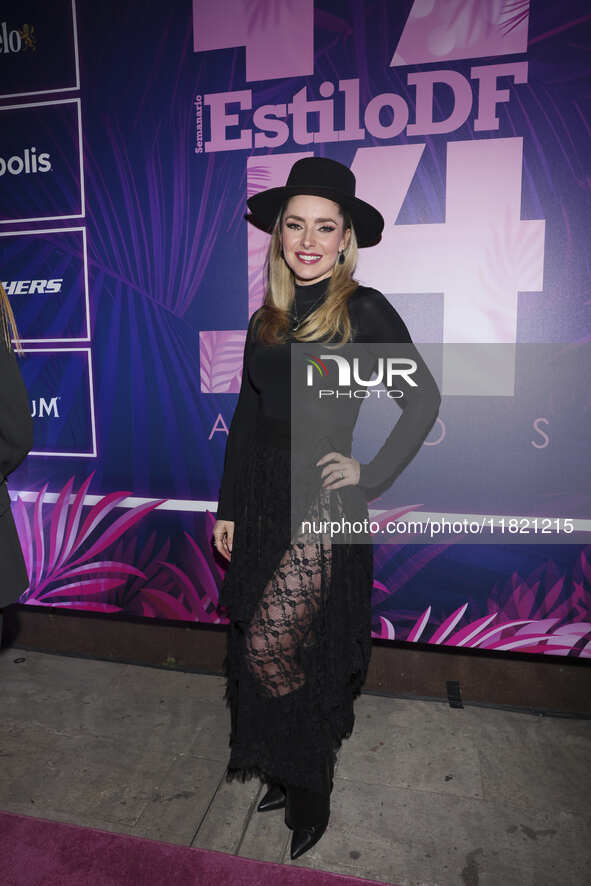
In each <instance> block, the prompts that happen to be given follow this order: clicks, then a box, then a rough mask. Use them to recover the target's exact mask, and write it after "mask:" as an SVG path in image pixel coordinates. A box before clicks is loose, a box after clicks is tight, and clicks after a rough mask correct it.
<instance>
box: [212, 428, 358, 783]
mask: <svg viewBox="0 0 591 886" xmlns="http://www.w3.org/2000/svg"><path fill="white" fill-rule="evenodd" d="M329 449H330V447H329V448H328V449H327V451H329ZM344 454H350V453H344ZM318 457H319V456H318ZM321 470H322V467H318V468H316V469H315V472H316V475H317V476H318V478H319V475H320V471H321ZM235 504H236V513H237V517H236V521H235V526H234V541H233V550H232V558H231V562H230V564H229V566H228V570H227V572H226V576H225V578H224V582H223V584H222V587H221V589H220V614H223V615H226V616H227V617H228V618H229V620H230V625H229V629H228V639H227V651H226V657H225V660H224V674H225V678H226V689H225V696H224V698H225V701H226V705H227V706H228V707H229V709H230V719H231V732H230V759H229V763H228V767H227V771H226V779H227V781H232V780H234V779H239V780H240V781H245V780H247V779H250V778H252V777H253V776H258V777H259V778H260V779H261V780H262V781H265V782H267V783H270V782H272V781H282V782H284V783H285V782H287V783H290V784H294V785H299V786H301V787H307V788H309V789H311V790H318V791H320V790H322V784H323V772H324V767H325V765H326V759H327V757H329V758H332V762H333V764H334V763H335V762H336V754H337V751H338V749H339V747H340V746H341V743H342V740H343V739H344V738H348V737H349V736H350V735H351V733H352V730H353V724H354V719H355V718H354V713H353V700H354V699H355V698H356V697H357V696H358V695H359V693H360V691H361V687H362V685H363V683H364V682H365V678H366V674H367V667H368V663H369V657H370V652H371V589H372V584H373V546H372V544H371V543H362V544H359V543H336V544H335V543H333V542H331V537H330V534H324V535H320V534H318V533H315V534H314V535H310V534H308V535H303V534H302V535H299V536H292V526H291V519H290V508H291V467H290V443H289V433H288V431H287V429H286V426H285V425H283V424H279V423H278V422H275V421H272V420H269V419H266V418H264V417H261V418H260V420H259V424H258V426H257V434H256V440H255V443H254V446H253V449H252V451H251V452H249V454H248V457H247V458H246V459H245V469H244V472H243V474H242V476H241V477H240V480H239V483H238V488H237V489H236V490H235ZM364 509H365V514H367V503H366V501H365V499H363V503H362V505H361V508H360V492H359V489H358V487H352V486H348V487H342V488H341V489H338V490H326V489H322V488H321V481H320V479H318V483H317V484H316V487H314V488H313V490H312V495H311V497H310V495H308V497H307V498H306V509H305V513H306V515H308V516H312V517H315V518H318V517H319V516H326V515H327V514H330V515H331V517H333V518H334V517H335V516H336V515H337V514H342V515H343V516H345V517H346V516H347V515H348V514H350V515H354V516H356V517H359V515H360V511H361V512H363V510H364Z"/></svg>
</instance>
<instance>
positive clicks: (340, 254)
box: [339, 251, 345, 265]
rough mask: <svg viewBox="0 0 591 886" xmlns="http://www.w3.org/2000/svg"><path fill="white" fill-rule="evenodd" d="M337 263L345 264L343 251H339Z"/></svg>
mask: <svg viewBox="0 0 591 886" xmlns="http://www.w3.org/2000/svg"><path fill="white" fill-rule="evenodd" d="M339 264H340V265H344V264H345V253H344V251H341V252H339Z"/></svg>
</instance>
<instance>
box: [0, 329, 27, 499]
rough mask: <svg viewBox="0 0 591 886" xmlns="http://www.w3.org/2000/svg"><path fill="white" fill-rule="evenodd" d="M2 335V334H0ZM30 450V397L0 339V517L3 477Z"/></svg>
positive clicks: (5, 492) (12, 356)
mask: <svg viewBox="0 0 591 886" xmlns="http://www.w3.org/2000/svg"><path fill="white" fill-rule="evenodd" d="M0 335H1V331H0ZM32 447H33V419H32V418H31V405H30V403H29V395H28V394H27V389H26V387H25V383H24V381H23V377H22V375H21V373H20V369H19V366H18V363H17V358H16V355H15V353H14V351H12V349H11V350H9V349H8V348H7V347H6V345H5V344H4V341H3V340H2V338H0V514H3V513H4V511H6V509H7V508H8V507H10V496H9V495H8V489H7V487H6V477H7V476H8V475H9V474H11V473H12V471H14V470H15V469H16V468H17V467H18V466H19V465H20V463H21V462H22V460H23V459H24V458H25V456H26V455H27V453H28V452H29V450H30V449H32Z"/></svg>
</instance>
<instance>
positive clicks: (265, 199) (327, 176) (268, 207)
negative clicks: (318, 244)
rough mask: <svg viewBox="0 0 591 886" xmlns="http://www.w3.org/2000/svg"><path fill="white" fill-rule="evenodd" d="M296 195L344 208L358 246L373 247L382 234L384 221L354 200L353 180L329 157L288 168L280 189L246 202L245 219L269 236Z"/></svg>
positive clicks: (349, 173) (362, 202) (268, 191)
mask: <svg viewBox="0 0 591 886" xmlns="http://www.w3.org/2000/svg"><path fill="white" fill-rule="evenodd" d="M296 194H313V195H314V196H316V197H326V198H327V200H333V201H334V202H335V203H338V204H339V205H340V206H343V207H344V208H345V209H347V210H348V211H349V213H350V214H351V220H352V222H353V227H354V228H355V234H356V236H357V243H358V245H359V246H375V245H376V243H379V242H380V239H381V236H382V231H383V230H384V218H383V216H382V214H381V213H380V212H378V210H377V209H375V207H373V206H371V204H369V203H366V202H365V201H364V200H360V199H359V197H356V196H355V176H354V174H353V173H352V172H351V170H350V169H349V167H348V166H345V165H344V164H343V163H338V162H337V161H336V160H330V159H329V158H328V157H302V158H301V160H296V162H295V163H294V164H293V166H292V167H291V170H290V173H289V176H288V179H287V182H286V183H285V185H284V187H282V188H268V189H267V190H266V191H260V192H259V193H258V194H254V195H253V196H252V197H249V198H248V200H247V201H246V203H247V205H248V208H249V209H250V211H251V213H252V215H249V216H247V218H248V220H249V221H251V222H252V223H253V224H254V225H255V226H256V227H258V228H260V229H261V230H263V231H266V232H267V233H268V234H270V233H271V231H272V230H273V225H274V224H275V220H276V218H277V215H278V213H279V210H280V209H281V207H282V206H283V204H284V203H285V202H286V201H287V200H289V198H290V197H294V196H295V195H296Z"/></svg>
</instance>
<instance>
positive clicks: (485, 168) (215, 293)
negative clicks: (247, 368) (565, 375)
mask: <svg viewBox="0 0 591 886" xmlns="http://www.w3.org/2000/svg"><path fill="white" fill-rule="evenodd" d="M590 20H591V13H589V12H588V11H587V5H586V4H585V3H584V2H583V0H565V2H564V3H562V4H560V5H556V4H548V3H532V4H531V8H530V3H529V2H521V0H511V2H508V0H455V2H449V0H416V2H412V0H401V2H399V3H396V4H393V3H390V2H387V0H362V2H350V3H340V2H336V0H316V2H312V0H299V2H297V3H293V2H289V0H258V2H252V3H249V4H244V3H243V2H240V0H216V2H212V0H194V2H193V5H191V3H190V2H189V0H184V2H177V3H173V4H170V3H168V4H163V3H149V4H148V6H146V4H145V3H140V2H139V0H131V2H128V3H126V4H124V6H123V8H122V7H121V5H120V4H115V3H110V2H105V3H102V4H93V3H90V2H88V0H78V2H76V3H74V2H61V3H58V4H51V8H50V9H48V8H47V5H46V4H42V3H41V2H39V0H37V2H25V4H24V6H23V3H19V4H16V3H12V4H10V3H9V4H7V5H5V10H4V12H3V13H2V21H0V66H1V70H2V80H1V83H2V85H1V86H0V89H1V90H2V96H0V98H1V99H2V101H0V113H1V114H2V115H3V116H2V118H1V119H2V122H3V123H4V124H5V125H3V126H2V127H1V129H0V132H1V135H0V194H1V196H2V200H1V201H0V206H1V209H0V250H1V264H0V268H1V274H2V280H3V281H4V283H5V286H6V287H7V290H8V292H9V294H10V297H11V301H12V304H13V306H14V309H15V312H16V315H17V321H18V323H19V328H20V330H21V331H22V334H23V338H24V340H25V347H26V351H27V354H26V357H25V358H24V359H23V361H22V363H21V366H22V371H23V375H24V377H25V381H26V383H27V386H28V389H29V393H30V397H31V408H32V413H33V415H34V417H35V447H34V451H33V452H32V453H31V454H30V455H29V457H28V458H27V459H26V460H25V462H24V463H23V465H22V466H21V467H20V468H19V469H18V470H17V471H16V472H14V474H13V475H12V476H11V477H10V482H9V487H10V491H11V496H12V498H13V500H14V508H13V510H14V513H15V518H16V520H17V526H18V530H19V535H20V538H21V541H22V544H23V549H24V552H25V556H26V558H27V564H28V567H29V574H30V577H31V585H30V588H29V590H28V591H27V592H26V593H25V594H24V595H23V596H22V598H21V602H23V603H28V604H30V605H35V606H59V607H68V608H74V609H80V608H81V609H86V610H95V611H101V612H124V613H129V614H132V615H140V616H145V617H159V618H171V619H177V620H185V621H191V620H197V621H207V622H218V621H220V618H219V615H218V614H217V612H216V602H217V593H218V588H219V585H220V583H221V580H222V578H223V574H224V563H223V561H222V560H221V558H219V557H217V556H214V554H213V552H212V548H211V543H210V538H211V532H212V528H213V524H214V522H215V510H216V504H217V502H216V498H217V493H218V489H219V483H220V478H221V470H222V464H223V456H224V449H225V443H226V437H227V429H228V427H229V425H230V421H231V417H232V413H233V410H234V407H235V404H236V393H237V391H238V388H239V384H240V371H241V359H242V348H243V343H244V334H245V329H246V326H247V322H248V318H249V316H250V314H251V313H252V311H253V310H254V309H255V308H256V307H257V306H258V305H259V304H260V302H261V299H262V276H261V270H262V261H263V258H264V252H265V248H266V240H267V237H266V235H264V234H262V233H260V232H258V231H256V230H255V229H254V228H250V227H248V226H247V224H246V222H245V221H244V212H245V209H246V202H245V201H246V197H247V196H248V195H249V194H251V193H254V192H256V191H258V190H260V189H263V188H266V187H269V186H273V185H274V184H281V183H283V181H284V180H285V177H286V175H287V171H288V170H289V168H290V166H291V164H292V163H293V161H294V160H295V159H297V158H298V157H301V156H307V155H311V154H316V155H322V156H329V157H333V158H334V159H337V160H340V161H342V162H344V163H347V164H348V165H350V166H351V168H352V169H353V170H354V172H355V174H356V176H357V182H358V192H359V193H360V195H362V196H363V197H364V198H365V199H367V200H369V201H370V202H373V203H374V204H375V205H376V206H378V207H379V208H380V210H381V211H382V213H383V214H384V216H385V218H386V228H385V232H384V237H383V240H382V243H381V244H380V245H379V246H377V247H375V248H373V249H371V250H368V251H366V252H364V251H363V250H362V251H361V257H360V262H359V267H358V274H357V277H358V279H359V280H360V281H361V282H363V283H367V284H369V285H372V286H375V287H376V288H378V289H380V290H381V291H382V292H384V293H385V294H386V295H387V297H388V298H389V299H390V300H391V302H392V304H393V305H394V306H395V307H396V308H397V309H398V310H399V312H400V313H401V315H402V316H403V318H404V320H405V322H406V323H407V325H408V327H409V329H410V331H411V333H412V335H413V338H414V339H415V340H416V341H417V342H419V343H421V342H424V343H435V344H439V345H444V348H443V362H442V364H441V365H439V366H438V367H437V369H438V371H439V379H440V381H441V383H442V392H443V403H442V409H441V413H440V417H439V419H438V422H437V424H436V426H435V427H434V429H433V430H432V432H431V434H430V435H429V438H428V439H427V441H425V444H424V446H423V447H422V449H421V452H420V453H419V454H418V456H417V458H416V459H415V460H414V462H413V463H412V465H410V466H409V468H408V469H407V471H405V472H404V474H403V475H402V476H401V477H400V478H399V480H398V481H397V482H396V484H394V486H393V488H392V490H391V491H390V494H389V495H390V497H389V498H388V499H387V500H384V501H383V502H378V503H376V502H374V503H372V507H377V506H378V505H381V506H383V507H386V508H387V509H388V511H387V512H388V513H393V512H395V513H397V514H400V515H404V514H408V513H409V512H411V511H412V512H413V513H417V514H419V515H420V514H421V513H423V514H424V513H426V512H431V511H433V510H434V509H436V510H437V512H438V513H440V514H454V513H455V514H457V513H458V509H461V513H465V512H466V510H467V509H468V510H469V511H470V513H487V510H486V508H487V505H488V504H489V502H490V500H489V499H488V498H487V497H486V496H485V498H484V499H481V500H479V501H477V498H478V497H477V496H476V491H475V490H474V499H475V500H474V502H473V503H471V502H470V501H469V500H468V502H467V503H466V501H465V500H464V499H462V501H461V502H460V501H459V500H458V499H457V498H455V497H454V496H456V494H457V490H456V484H454V483H453V480H452V481H451V482H450V478H453V477H454V476H459V475H460V472H461V471H462V470H464V469H465V468H466V467H467V465H468V462H469V461H470V459H471V458H473V459H474V468H475V469H477V467H478V461H479V462H480V464H481V465H483V466H485V465H487V464H489V465H490V464H492V463H493V460H494V459H497V463H499V461H498V460H499V459H500V458H501V457H503V456H504V457H507V454H506V453H507V452H508V450H504V449H503V448H502V446H500V445H499V440H501V441H503V440H505V439H506V438H507V434H506V433H500V432H499V433H498V434H497V437H495V436H494V435H493V434H492V433H488V432H487V431H486V423H487V422H490V429H492V427H493V424H494V426H495V427H497V428H500V429H502V428H503V427H504V428H505V429H513V428H514V422H515V409H514V408H513V411H512V407H514V406H515V403H512V402H511V401H512V395H511V394H510V393H508V392H507V390H505V391H503V392H502V391H500V390H498V389H497V390H495V389H494V387H493V389H491V390H488V391H487V392H485V393H482V392H480V393H479V394H478V395H477V396H476V395H475V394H474V392H473V391H471V390H470V389H469V388H467V387H464V388H462V387H461V386H460V387H459V388H458V385H457V379H456V382H455V383H454V382H453V379H452V377H451V376H450V374H449V364H446V356H445V354H446V353H448V352H449V346H450V345H453V344H454V343H457V344H466V345H468V344H476V343H482V342H486V343H488V344H489V346H490V350H491V351H494V350H495V346H496V347H497V348H506V347H507V346H511V345H519V346H527V345H534V344H535V345H539V346H542V345H543V344H552V345H553V346H554V348H556V347H557V346H560V344H565V343H569V344H572V343H577V345H578V346H581V347H582V346H584V345H585V344H586V343H587V342H588V341H589V320H588V305H589V284H588V280H589V274H588V264H589V250H588V246H587V242H586V236H585V234H586V230H587V226H586V224H585V222H587V221H588V216H587V214H586V212H585V209H586V206H587V201H588V196H589V182H590V181H591V176H590V171H589V163H588V159H587V158H588V156H589V148H588V145H589V124H588V120H589V118H590V108H589V90H588V87H587V81H586V77H587V76H588V52H587V47H588V45H589V22H590ZM138 21H141V29H139V30H138V28H137V22H138ZM23 22H27V24H26V25H25V24H23ZM552 353H556V350H554V351H552ZM585 353H586V351H585ZM435 368H436V367H434V369H435ZM510 369H511V373H510V376H511V378H512V379H513V381H514V382H515V384H516V385H517V386H518V384H519V382H520V380H521V376H520V371H519V362H518V360H517V358H515V362H513V363H511V366H510ZM436 374H437V373H436ZM556 392H559V388H558V387H557V388H556ZM556 392H554V393H555V396H554V397H551V398H548V401H547V402H544V404H543V405H542V404H534V405H533V407H532V409H533V411H532V412H531V414H530V413H528V412H527V411H526V410H522V411H521V412H519V413H518V414H519V417H520V418H523V420H524V435H523V441H522V444H521V445H522V446H523V450H522V451H521V452H520V458H522V459H523V460H524V464H526V465H528V466H529V467H530V468H531V470H532V471H533V470H534V468H535V471H538V472H539V471H540V470H541V469H543V465H544V462H543V461H542V459H544V458H547V457H548V456H549V455H550V453H551V454H552V457H553V459H554V461H552V468H551V470H550V469H548V470H547V471H546V475H547V477H548V479H549V481H550V480H551V481H552V482H549V483H548V486H547V487H546V486H543V487H542V488H541V490H540V487H539V485H536V489H538V491H541V493H542V494H543V495H546V496H553V495H557V496H565V497H567V498H568V500H569V507H571V508H572V510H571V511H570V516H571V517H572V518H573V519H574V520H575V522H576V526H577V530H578V535H577V536H576V538H577V541H578V542H580V541H581V540H582V542H583V543H577V544H573V543H572V540H571V543H569V537H568V535H567V534H563V535H561V536H559V537H556V538H553V540H552V544H548V543H546V541H545V539H544V538H543V536H540V537H539V538H535V537H533V536H531V535H529V536H527V535H524V536H523V543H515V539H514V538H513V539H511V540H507V542H506V543H505V542H503V541H502V540H500V541H499V542H498V543H495V544H481V545H476V544H471V543H465V540H464V541H463V543H459V541H458V542H457V543H455V542H454V541H453V540H452V541H450V542H445V543H439V542H437V541H433V542H432V543H430V544H417V543H414V544H411V543H407V542H406V541H405V542H404V543H402V542H401V543H396V544H376V548H375V566H376V571H375V585H374V624H373V628H374V636H375V637H376V638H384V639H394V638H396V639H400V640H406V641H408V642H425V643H443V644H447V645H459V646H469V647H471V648H475V649H487V650H491V649H495V650H502V651H505V650H506V651H510V650H512V651H519V652H541V653H546V654H552V655H570V656H579V657H587V658H588V657H590V656H591V618H590V617H589V609H590V602H591V590H590V589H591V545H589V544H586V543H585V539H586V538H588V537H589V536H588V532H589V530H590V529H591V522H590V521H589V520H588V519H587V516H588V495H587V494H586V489H587V487H586V486H585V484H584V482H583V480H584V479H586V475H585V473H584V471H585V460H584V454H582V453H584V450H582V449H581V447H580V445H578V447H575V448H573V449H572V451H571V449H569V448H568V447H567V446H566V440H567V438H568V437H569V434H567V433H564V432H563V438H562V440H561V439H560V433H559V430H560V428H564V421H565V416H567V415H568V416H570V418H571V420H572V416H573V409H575V412H574V414H575V416H576V418H577V419H578V421H577V423H576V427H577V432H578V433H580V434H583V435H585V432H586V431H587V430H588V428H589V413H588V394H587V392H586V389H585V386H584V385H583V384H581V385H579V386H577V384H575V382H573V387H572V388H570V389H569V393H570V403H569V411H568V412H565V411H564V408H563V406H564V404H563V403H562V401H561V398H560V397H558V396H557V393H556ZM501 407H502V408H501ZM475 415H478V416H479V425H478V426H477V425H476V423H475V422H474V421H473V422H472V426H471V425H470V423H469V422H468V421H467V418H468V417H474V416H475ZM493 416H494V417H493ZM542 419H544V420H545V422H546V423H545V424H544V425H541V424H540V421H541V420H542ZM535 421H537V422H538V424H537V425H536V424H535ZM503 423H504V424H503ZM371 427H372V428H374V429H376V434H375V435H374V436H373V437H372V439H359V441H358V444H359V446H360V447H363V446H366V447H368V450H367V456H368V457H370V455H371V449H372V447H373V449H374V451H375V450H376V449H377V448H378V447H379V445H380V440H381V438H382V435H383V432H384V429H383V428H382V429H381V430H380V431H379V432H378V431H377V428H378V427H379V422H375V423H372V424H371ZM459 427H461V428H462V434H461V438H462V441H461V444H462V445H461V446H460V445H459V444H458V442H457V441H456V442H454V433H453V432H454V429H457V428H459ZM569 427H570V426H569ZM471 428H472V429H471ZM483 428H485V431H483ZM581 429H582V430H581ZM542 431H543V433H542ZM536 432H537V433H536ZM457 436H458V438H459V436H460V435H459V434H458V435H457ZM577 441H578V444H580V440H579V438H577ZM516 445H517V444H516ZM552 445H555V446H556V447H559V446H562V448H561V449H558V448H557V449H556V450H554V449H550V448H549V447H551V446H552ZM361 451H362V449H360V450H359V452H361ZM363 451H365V450H363ZM572 453H575V455H576V458H575V456H574V455H573V454H572ZM577 459H578V460H577ZM562 467H564V470H563V469H562ZM567 468H568V470H567ZM542 473H543V470H542ZM536 476H537V474H536ZM438 478H440V479H438ZM587 483H588V481H587ZM514 490H515V481H514V480H512V482H511V483H509V482H507V483H506V489H505V488H503V489H501V490H499V489H498V488H495V490H494V492H495V496H496V497H495V509H496V510H495V513H499V508H501V512H502V514H503V515H505V516H507V517H512V516H515V510H513V509H512V507H511V505H512V503H513V499H512V497H511V493H512V492H513V491H514ZM581 490H584V491H585V495H579V496H578V497H577V496H576V495H575V493H580V492H581ZM489 491H490V493H491V494H492V489H491V490H489ZM463 492H464V494H465V489H464V490H463ZM485 493H486V490H485ZM485 493H483V495H484V494H485ZM431 496H432V498H431ZM548 500H550V501H552V499H547V501H548ZM546 503H547V502H546ZM432 505H433V506H432ZM478 505H480V506H478ZM548 512H549V513H551V512H552V509H551V508H549V509H548ZM519 513H521V512H519ZM528 513H530V512H528ZM531 513H532V514H534V513H535V511H534V510H532V511H531ZM586 533H587V535H586ZM520 541H521V540H520Z"/></svg>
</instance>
